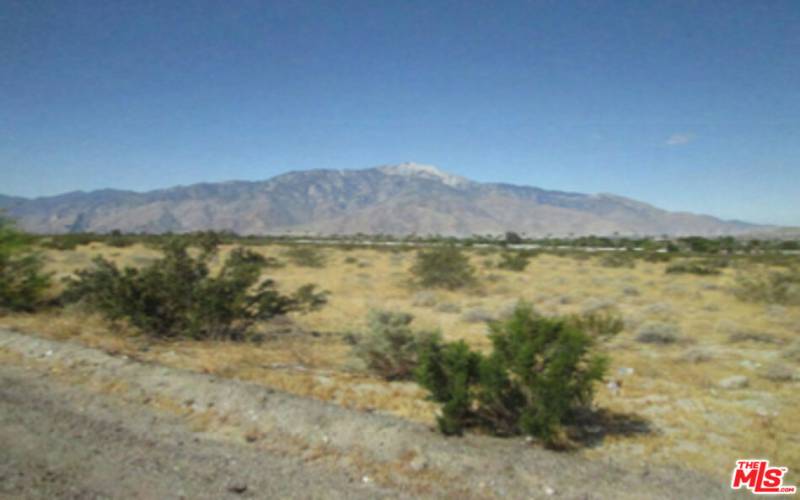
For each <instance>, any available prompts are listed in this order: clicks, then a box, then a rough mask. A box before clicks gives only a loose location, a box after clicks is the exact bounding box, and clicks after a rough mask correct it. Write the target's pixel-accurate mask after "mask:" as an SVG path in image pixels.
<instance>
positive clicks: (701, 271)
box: [666, 260, 724, 276]
mask: <svg viewBox="0 0 800 500" xmlns="http://www.w3.org/2000/svg"><path fill="white" fill-rule="evenodd" d="M722 267H724V263H723V262H722V261H699V260H685V261H679V262H674V263H672V264H670V265H668V266H667V269H666V272H667V274H696V275H698V276H713V275H717V274H720V273H721V271H720V269H721V268H722Z"/></svg>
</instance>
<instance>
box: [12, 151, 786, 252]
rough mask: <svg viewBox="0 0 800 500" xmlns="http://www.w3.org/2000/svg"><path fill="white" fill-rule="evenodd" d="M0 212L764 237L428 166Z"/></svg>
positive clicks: (54, 223) (127, 223)
mask: <svg viewBox="0 0 800 500" xmlns="http://www.w3.org/2000/svg"><path fill="white" fill-rule="evenodd" d="M0 208H4V209H6V211H7V212H8V213H9V215H11V216H12V217H14V218H15V219H17V220H18V222H19V224H20V225H21V227H23V228H24V229H26V230H28V231H32V232H36V233H66V232H79V231H91V232H109V231H112V230H115V229H118V230H121V231H125V232H148V233H162V232H168V231H171V232H188V231H196V230H204V229H214V230H228V231H234V232H236V233H239V234H285V233H291V234H301V233H310V234H355V233H366V234H370V233H372V234H375V233H384V234H394V235H407V234H418V235H427V234H442V235H453V236H469V235H472V234H497V233H502V232H505V231H516V232H519V233H524V234H526V235H528V236H531V237H541V236H547V235H553V236H569V235H575V236H580V235H589V234H595V235H611V234H614V233H618V234H620V235H662V234H667V235H702V236H719V235H738V234H750V233H754V232H758V231H761V230H769V229H771V226H759V225H755V224H749V223H746V222H741V221H729V220H721V219H718V218H715V217H711V216H707V215H697V214H690V213H686V212H669V211H666V210H662V209H659V208H656V207H654V206H652V205H648V204H646V203H643V202H640V201H636V200H633V199H629V198H624V197H621V196H616V195H611V194H595V195H587V194H580V193H569V192H562V191H552V190H545V189H541V188H537V187H530V186H518V185H513V184H503V183H480V182H475V181H471V180H469V179H466V178H463V177H460V176H456V175H453V174H449V173H446V172H443V171H441V170H439V169H438V168H436V167H433V166H429V165H421V164H416V163H403V164H399V165H386V166H381V167H375V168H368V169H363V170H322V169H321V170H306V171H295V172H288V173H285V174H281V175H278V176H275V177H273V178H271V179H269V180H266V181H253V182H249V181H231V182H221V183H200V184H193V185H190V186H179V187H173V188H168V189H159V190H155V191H148V192H143V193H139V192H134V191H122V190H114V189H103V190H99V191H91V192H82V191H77V192H71V193H65V194H61V195H57V196H49V197H42V198H35V199H25V198H19V197H10V196H3V195H0Z"/></svg>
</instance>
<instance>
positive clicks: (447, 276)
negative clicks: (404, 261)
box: [411, 245, 475, 290]
mask: <svg viewBox="0 0 800 500" xmlns="http://www.w3.org/2000/svg"><path fill="white" fill-rule="evenodd" d="M411 272H412V273H413V274H414V276H415V277H416V279H417V283H418V284H419V285H420V286H423V287H431V288H446V289H449V290H454V289H457V288H463V287H466V286H470V285H473V284H475V269H474V268H473V267H472V265H471V264H470V263H469V258H468V257H467V256H466V255H464V253H463V252H462V251H461V250H459V249H458V248H457V247H455V246H453V245H446V246H439V247H434V248H431V249H430V250H422V251H420V252H418V253H417V260H416V262H415V263H414V265H413V266H412V267H411Z"/></svg>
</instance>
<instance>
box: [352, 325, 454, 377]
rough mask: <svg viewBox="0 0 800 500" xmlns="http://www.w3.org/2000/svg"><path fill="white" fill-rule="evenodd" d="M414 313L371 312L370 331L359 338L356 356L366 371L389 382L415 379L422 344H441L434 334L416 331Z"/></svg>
mask: <svg viewBox="0 0 800 500" xmlns="http://www.w3.org/2000/svg"><path fill="white" fill-rule="evenodd" d="M413 319H414V317H413V316H412V315H411V314H407V313H399V312H389V311H370V313H369V324H368V330H367V332H366V333H365V334H364V335H361V336H360V337H357V338H358V342H357V344H356V345H355V354H356V356H358V357H359V358H360V359H362V360H363V361H364V362H365V363H366V365H367V368H369V369H370V370H371V371H372V372H375V373H377V374H378V375H380V376H381V377H383V378H385V379H387V380H406V379H410V378H412V375H413V371H414V369H415V368H416V367H417V363H418V361H419V359H418V357H419V352H420V349H421V347H422V346H423V345H427V344H429V343H431V342H433V343H435V342H439V341H440V340H441V336H440V334H439V333H438V332H435V331H414V330H412V329H411V326H410V325H411V322H412V320H413Z"/></svg>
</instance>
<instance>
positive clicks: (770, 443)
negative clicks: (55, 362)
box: [0, 224, 800, 475]
mask: <svg viewBox="0 0 800 500" xmlns="http://www.w3.org/2000/svg"><path fill="white" fill-rule="evenodd" d="M382 240H385V239H382V238H379V237H369V238H366V237H365V238H364V239H363V240H362V242H361V243H357V244H356V243H353V242H352V241H349V240H348V241H341V242H336V241H326V242H324V243H322V244H304V243H302V242H299V241H297V240H296V239H294V240H292V239H288V238H236V237H234V236H233V235H226V234H217V233H199V234H194V235H173V236H162V237H155V236H138V235H124V234H110V235H64V236H57V237H31V236H26V235H24V234H21V233H19V232H18V231H14V230H13V229H12V228H11V227H10V226H9V225H8V224H4V225H3V226H2V229H0V308H2V310H3V311H4V315H3V316H2V317H0V325H6V326H11V327H15V328H18V329H22V330H27V331H30V332H32V333H37V334H42V335H47V336H51V337H54V338H58V339H73V340H76V341H79V342H83V343H86V344H88V345H92V346H96V347H100V348H103V349H105V350H107V351H109V352H114V353H126V354H127V355H130V356H135V357H137V358H139V359H143V360H146V361H150V362H155V363H163V364H168V365H171V366H178V367H181V368H186V369H190V370H197V371H201V372H206V373H213V374H216V375H218V376H229V377H237V378H241V379H245V380H252V381H255V382H258V383H264V384H267V385H270V386H273V387H276V388H279V389H283V390H286V391H289V392H294V393H297V394H301V395H305V396H311V397H315V398H319V399H325V400H330V401H333V402H336V403H339V404H344V405H348V406H352V407H356V408H361V409H366V410H372V411H384V412H388V413H392V414H395V415H398V416H401V417H403V418H408V419H411V420H415V421H419V422H425V423H428V424H431V425H438V427H439V428H440V429H441V430H442V431H444V432H446V433H449V434H459V433H462V432H465V431H469V432H487V433H491V434H497V435H503V436H515V435H526V436H531V437H532V438H534V441H537V442H542V443H544V444H547V445H549V446H555V447H564V446H567V447H571V448H573V449H574V448H576V447H577V449H578V450H579V451H578V452H579V453H582V454H584V455H586V456H589V457H603V458H608V457H613V458H614V460H615V461H623V462H624V461H626V460H629V461H630V462H631V463H637V462H640V461H642V460H644V461H647V462H651V461H652V462H654V463H655V462H658V463H665V464H682V465H686V464H688V465H690V466H694V467H698V468H700V469H702V470H705V471H707V472H709V473H712V474H716V475H720V474H722V475H725V474H728V473H729V469H730V464H732V463H733V460H735V459H736V458H740V457H742V456H762V455H763V456H769V457H770V458H771V460H773V461H774V462H776V463H781V464H782V465H785V466H787V467H789V468H790V469H798V468H800V447H799V446H798V445H797V444H796V443H794V441H793V439H794V437H795V436H796V435H797V433H798V432H800V422H798V421H797V419H796V418H795V417H796V415H797V414H798V412H800V397H798V391H797V387H798V380H800V378H799V375H798V370H797V363H798V360H800V357H799V356H798V353H799V352H800V326H798V325H800V307H798V306H800V271H799V269H800V267H799V266H798V256H797V255H794V254H786V253H784V252H787V251H788V252H792V251H795V250H796V249H797V247H796V245H795V243H794V242H761V241H751V242H748V241H739V240H732V239H725V238H723V239H719V240H705V239H702V238H700V239H698V238H683V239H678V240H664V241H651V240H622V239H602V238H597V239H592V238H585V239H576V240H570V241H568V242H567V241H558V240H553V241H548V242H538V244H539V248H538V249H536V250H535V251H531V249H525V248H509V246H510V245H515V244H526V243H530V242H528V241H526V240H523V239H521V238H520V240H522V241H521V242H520V240H517V239H514V241H505V239H500V240H496V239H490V238H474V239H472V240H468V241H461V242H456V241H452V240H447V239H435V240H434V239H429V240H426V241H423V242H418V241H408V242H406V243H409V244H408V245H381V244H379V243H380V242H381V241H382ZM362 243H363V244H362ZM411 243H414V244H413V245H412V244H411ZM560 247H567V248H560ZM584 247H586V248H590V249H593V250H594V249H597V248H611V249H612V250H608V251H603V252H596V251H585V250H583V249H582V248H584ZM311 285H316V286H311ZM318 290H325V291H326V292H329V293H323V292H319V291H318ZM520 300H522V301H523V302H522V303H520ZM220 340H225V341H231V340H233V341H236V342H220ZM743 380H744V381H743ZM720 464H723V465H724V466H722V467H721V466H720ZM720 468H721V469H722V472H721V471H720Z"/></svg>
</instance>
